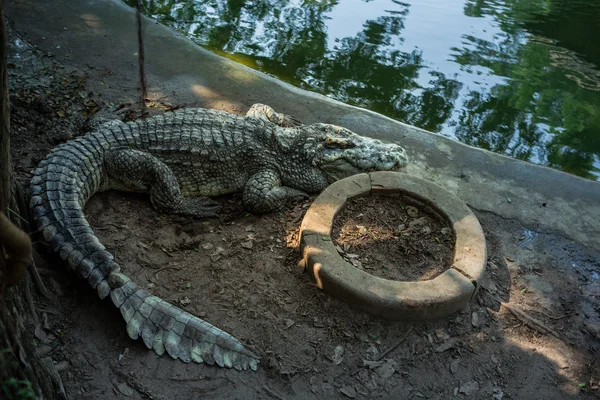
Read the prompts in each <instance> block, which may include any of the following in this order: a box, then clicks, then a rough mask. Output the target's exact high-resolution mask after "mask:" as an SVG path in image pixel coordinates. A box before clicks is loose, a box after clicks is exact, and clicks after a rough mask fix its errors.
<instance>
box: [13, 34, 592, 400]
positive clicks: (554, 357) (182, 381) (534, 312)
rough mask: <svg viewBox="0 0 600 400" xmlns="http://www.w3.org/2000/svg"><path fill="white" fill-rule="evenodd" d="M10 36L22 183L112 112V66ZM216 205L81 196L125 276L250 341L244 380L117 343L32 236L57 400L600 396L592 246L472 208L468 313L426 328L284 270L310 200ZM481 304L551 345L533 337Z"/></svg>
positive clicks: (121, 336) (85, 294)
mask: <svg viewBox="0 0 600 400" xmlns="http://www.w3.org/2000/svg"><path fill="white" fill-rule="evenodd" d="M10 40H11V50H12V56H11V60H10V65H11V69H10V77H9V79H10V83H11V86H12V89H11V106H12V109H11V111H12V120H11V124H12V126H11V127H12V132H13V140H12V146H13V147H12V154H13V158H14V165H15V169H16V174H17V179H18V181H19V182H20V183H21V184H23V185H24V186H25V185H26V184H27V182H28V179H29V178H30V176H31V170H32V168H34V166H35V165H36V163H37V162H38V161H39V160H40V159H41V158H42V157H43V156H44V155H45V154H46V153H47V152H48V151H49V150H50V149H51V148H52V147H53V146H55V145H56V144H57V143H61V142H63V141H65V140H67V139H68V138H70V137H73V136H76V135H80V134H82V133H83V132H84V131H85V130H86V127H87V126H89V121H88V117H89V115H91V114H93V113H94V112H95V111H96V107H100V108H105V107H107V106H110V105H111V101H114V100H112V98H111V97H110V93H109V92H102V90H101V89H100V91H98V90H96V91H95V92H93V93H91V92H90V90H89V88H90V87H92V86H93V87H95V88H102V85H99V84H98V82H99V81H100V77H101V75H102V74H106V73H110V71H96V70H94V69H90V70H89V71H68V70H65V68H62V67H61V65H60V64H59V63H58V62H57V61H56V60H55V59H54V57H53V56H52V54H48V53H47V52H45V51H41V50H36V49H34V48H32V47H30V46H29V45H27V43H26V42H25V41H24V40H22V39H21V38H19V37H18V36H17V35H16V34H14V33H11V36H10ZM92 83H93V84H92ZM112 90H113V91H114V90H115V88H112ZM112 106H114V107H115V108H117V107H118V104H112ZM152 111H153V112H160V111H161V109H160V107H159V108H156V109H154V110H152ZM221 200H222V201H223V202H224V204H225V211H224V214H223V218H222V219H220V220H197V219H190V218H184V217H180V216H171V215H164V214H160V213H158V212H156V211H155V210H153V209H152V207H151V206H150V203H149V202H148V199H147V198H146V197H145V196H141V195H132V194H125V193H119V192H107V193H102V194H98V195H96V196H94V197H93V198H92V199H91V201H90V202H89V204H88V206H87V208H86V214H87V216H88V218H89V221H90V223H91V224H92V226H93V227H94V229H95V231H96V233H97V235H98V236H99V238H100V239H101V241H102V242H103V243H104V244H105V245H106V246H107V248H108V249H109V250H110V251H112V253H113V254H114V255H115V257H116V259H117V261H118V262H119V263H120V264H121V265H122V266H123V270H124V271H125V273H127V274H128V275H129V276H130V277H131V278H132V279H134V280H135V281H136V282H137V283H138V284H140V285H142V286H146V287H148V288H149V290H150V291H152V292H153V293H154V294H156V295H159V296H161V297H163V298H165V299H167V300H169V301H172V302H175V303H178V304H180V305H181V306H182V307H183V308H184V309H186V310H188V311H190V312H193V313H195V314H196V315H198V316H200V317H202V318H205V319H207V320H208V321H209V322H211V323H213V324H215V325H217V326H218V327H220V328H222V329H225V330H226V331H228V332H230V333H231V334H233V335H235V336H236V337H238V338H239V339H240V340H242V341H243V342H244V343H247V344H249V345H251V346H252V348H253V349H255V350H256V351H257V352H258V353H259V354H260V356H261V364H260V365H259V370H258V372H237V371H233V370H226V369H221V368H217V367H210V366H205V365H196V364H184V363H182V362H180V361H176V360H172V359H169V358H168V357H162V358H161V357H157V356H156V355H155V354H154V353H152V352H150V351H148V350H147V349H146V348H145V347H144V345H143V343H142V342H141V341H132V340H130V339H129V338H128V336H127V333H126V331H125V324H124V322H123V321H122V319H121V316H120V314H119V312H118V310H116V309H115V308H114V306H112V304H111V303H110V301H100V300H99V299H98V298H97V296H96V293H95V291H93V290H90V289H89V288H88V287H87V285H86V284H85V283H84V282H82V281H80V280H78V279H77V278H76V277H75V275H74V274H73V273H72V272H71V271H69V270H67V268H66V267H65V264H64V263H63V262H61V261H60V260H59V259H58V258H57V257H56V256H54V255H52V254H49V252H48V249H47V246H45V245H44V244H43V243H42V242H40V241H36V245H35V247H36V250H37V251H38V253H39V254H40V256H41V257H40V258H39V259H38V260H37V264H38V267H39V268H40V271H41V273H42V275H43V277H44V278H45V281H46V283H47V285H48V287H49V288H50V290H51V291H52V292H53V293H54V294H56V296H57V298H58V304H52V303H51V302H48V301H47V300H44V299H43V298H42V297H36V306H37V307H38V308H39V310H40V312H41V313H43V315H42V316H43V317H44V318H42V320H43V321H45V323H43V324H41V325H40V326H33V325H32V326H31V327H30V328H31V331H32V333H34V332H35V336H36V345H37V346H38V349H39V352H40V354H42V355H43V356H47V357H51V358H52V360H53V361H54V362H55V364H56V366H57V369H58V370H59V371H60V375H61V377H62V379H63V382H64V384H65V387H66V391H67V394H68V395H69V398H71V399H112V398H115V399H116V398H131V399H199V398H212V399H275V400H277V399H279V400H280V399H320V398H332V399H337V398H339V399H344V398H381V399H419V398H422V399H465V398H472V399H495V400H500V399H571V398H572V399H575V398H598V397H599V393H598V392H599V390H598V389H597V387H598V385H599V379H600V361H599V360H600V262H599V260H600V257H599V254H598V253H597V252H594V251H592V250H589V249H586V248H583V247H582V246H580V245H578V244H577V243H574V242H571V241H568V240H566V239H564V238H562V237H560V236H559V235H556V234H554V233H552V232H543V231H541V230H539V229H536V227H535V226H528V227H525V226H523V225H522V224H521V223H520V222H519V221H518V220H512V219H511V220H507V219H503V218H501V217H499V216H497V215H495V214H492V213H483V212H478V211H477V210H474V212H475V213H476V215H477V217H478V218H479V220H480V222H481V224H482V226H483V229H484V231H485V235H486V239H487V243H488V254H489V263H488V269H487V273H486V281H485V283H484V285H483V288H482V289H481V290H480V291H479V293H478V294H477V296H476V297H475V298H474V299H473V300H472V302H471V303H470V305H469V306H468V307H467V308H466V309H464V310H462V311H460V312H458V313H456V314H455V315H452V316H450V317H448V318H446V319H443V320H438V321H429V322H406V321H396V322H394V321H385V320H381V319H379V318H375V317H371V316H369V315H366V314H364V313H362V312H358V311H355V310H353V309H352V308H351V307H349V306H347V305H346V304H344V303H342V302H340V301H338V300H336V299H335V298H332V297H330V296H328V295H326V294H324V293H323V292H321V291H320V290H319V289H318V288H317V287H315V286H314V285H313V284H312V282H311V281H310V279H309V278H308V276H307V275H306V274H304V273H303V272H302V271H300V270H299V268H298V267H297V262H298V261H299V258H300V255H299V252H298V249H297V244H298V243H297V231H298V227H299V225H300V222H301V219H302V216H303V213H304V212H305V211H306V209H307V207H308V206H309V204H310V202H306V203H302V204H297V205H296V206H294V207H293V208H290V209H288V210H286V211H285V212H281V213H274V214H269V215H264V216H260V217H258V216H254V215H250V214H247V213H246V212H245V211H244V210H243V208H242V206H241V201H240V198H239V196H229V197H226V198H223V199H221ZM574 229H575V227H574ZM34 237H35V236H34ZM38 240H39V238H38ZM496 300H502V301H505V302H508V303H509V304H511V305H513V306H514V307H516V308H518V309H520V310H522V311H524V312H526V313H527V314H528V315H529V316H531V317H533V318H535V319H537V320H539V321H541V322H542V323H543V324H545V325H547V326H548V327H549V328H551V329H552V330H554V331H555V332H556V333H557V336H558V337H554V336H552V335H544V334H540V333H539V332H537V331H536V330H534V329H532V328H531V327H529V326H528V325H527V324H525V323H524V322H523V321H522V320H521V319H518V318H516V317H515V316H514V315H513V314H511V313H510V312H509V311H508V310H507V309H506V308H504V307H500V305H499V304H498V302H497V301H496ZM390 349H391V350H390ZM387 350H390V351H389V352H388V351H387ZM384 353H385V354H384ZM382 355H383V357H382Z"/></svg>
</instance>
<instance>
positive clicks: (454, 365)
mask: <svg viewBox="0 0 600 400" xmlns="http://www.w3.org/2000/svg"><path fill="white" fill-rule="evenodd" d="M458 364H460V358H457V359H456V360H453V361H452V362H451V363H450V372H451V373H452V374H455V373H456V372H457V371H458Z"/></svg>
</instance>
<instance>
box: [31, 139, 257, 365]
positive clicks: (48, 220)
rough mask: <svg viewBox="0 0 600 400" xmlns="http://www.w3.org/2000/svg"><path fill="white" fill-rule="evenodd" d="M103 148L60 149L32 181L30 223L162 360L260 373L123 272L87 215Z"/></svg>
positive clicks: (236, 348) (237, 350) (247, 357)
mask: <svg viewBox="0 0 600 400" xmlns="http://www.w3.org/2000/svg"><path fill="white" fill-rule="evenodd" d="M102 160H103V158H102V148H98V146H94V143H92V141H88V140H87V139H86V138H85V137H84V138H80V139H76V140H73V141H70V142H68V143H66V144H63V145H60V146H58V147H57V148H56V149H55V150H53V151H52V153H50V154H49V155H48V156H47V157H46V159H44V160H43V161H42V162H40V165H39V168H38V169H36V170H35V172H34V177H33V179H32V181H31V196H32V197H31V203H30V207H31V208H32V211H33V218H34V220H35V221H36V224H37V228H38V230H39V231H40V232H41V233H42V234H43V236H44V239H45V240H46V241H48V242H49V243H50V246H51V248H52V250H53V251H54V252H58V253H59V255H60V257H61V258H62V259H63V260H67V262H68V264H69V266H70V267H71V269H73V270H75V271H76V272H77V274H78V275H79V276H80V277H81V278H83V279H85V280H87V281H88V283H89V284H90V286H91V287H92V288H94V289H96V291H97V292H98V295H99V296H100V298H102V299H104V298H106V297H107V296H109V295H110V298H111V299H112V302H113V303H114V304H115V306H117V307H118V308H119V310H120V311H121V314H122V316H123V318H124V319H125V322H126V323H127V333H128V334H129V337H130V338H131V339H134V340H135V339H138V338H139V337H141V338H142V340H143V342H144V344H145V345H146V347H148V348H149V349H153V350H154V351H155V352H156V353H157V354H158V355H163V354H164V353H165V352H166V353H167V354H169V355H170V356H171V357H173V358H175V359H180V360H182V361H184V362H186V363H188V362H191V361H194V362H197V363H202V362H204V363H207V364H210V365H213V364H217V365H219V366H221V367H227V368H235V369H238V370H247V369H248V368H250V369H252V370H256V369H257V367H258V357H257V356H256V355H255V354H254V353H253V352H251V351H250V350H248V349H246V348H245V347H244V345H242V343H240V342H239V341H238V340H237V339H235V338H234V337H233V336H231V335H229V334H228V333H226V332H224V331H222V330H220V329H218V328H216V327H215V326H213V325H211V324H210V323H208V322H206V321H204V320H202V319H200V318H198V317H196V316H194V315H192V314H190V313H188V312H186V311H183V310H181V309H180V308H178V307H177V306H174V305H172V304H170V303H168V302H166V301H164V300H162V299H160V298H159V297H156V296H153V295H151V294H150V293H149V292H148V291H146V290H144V289H141V288H140V287H138V285H137V284H135V283H134V282H133V281H132V280H131V279H129V278H128V277H126V276H125V275H123V274H122V273H120V269H121V268H120V266H119V265H118V263H116V262H115V261H114V257H113V256H112V254H110V253H109V252H108V251H107V250H106V249H105V247H104V246H103V245H102V244H101V243H100V241H99V240H98V238H97V237H96V236H95V235H94V231H93V230H92V228H91V227H90V225H89V223H88V222H87V220H86V218H85V215H84V214H83V206H84V205H85V203H86V201H87V200H88V199H89V198H90V197H91V196H92V195H93V194H94V193H95V192H96V191H98V190H99V189H100V188H101V187H102V185H103V179H105V177H104V172H103V171H104V169H103V161H102Z"/></svg>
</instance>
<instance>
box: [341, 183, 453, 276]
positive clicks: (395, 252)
mask: <svg viewBox="0 0 600 400" xmlns="http://www.w3.org/2000/svg"><path fill="white" fill-rule="evenodd" d="M332 238H333V240H334V242H335V244H336V245H337V246H336V247H337V250H338V252H339V253H340V254H341V256H342V257H343V258H344V259H345V260H346V261H348V262H349V263H351V264H352V265H354V266H355V267H356V268H360V269H362V270H365V271H367V272H368V273H370V274H371V275H375V276H378V277H380V278H383V279H392V280H396V281H423V280H428V279H433V278H435V277H437V276H438V275H439V274H441V273H442V272H444V271H445V270H447V269H448V268H449V267H450V265H452V258H453V257H452V256H453V252H454V243H455V241H456V238H455V237H454V233H453V232H452V228H451V225H450V223H449V222H448V221H447V220H446V219H445V218H443V217H442V216H441V215H440V214H439V212H437V211H436V210H434V209H433V208H432V207H431V206H429V205H427V204H424V203H422V202H419V201H417V200H416V199H412V198H410V197H407V196H401V195H387V196H385V195H378V196H374V195H371V196H366V197H359V198H355V199H352V200H350V201H348V202H346V204H345V206H344V208H343V209H342V210H341V211H340V213H339V215H337V217H336V219H335V221H334V224H333V232H332Z"/></svg>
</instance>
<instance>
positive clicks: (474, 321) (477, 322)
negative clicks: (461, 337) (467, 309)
mask: <svg viewBox="0 0 600 400" xmlns="http://www.w3.org/2000/svg"><path fill="white" fill-rule="evenodd" d="M471 325H473V327H475V328H479V326H480V325H481V321H480V320H479V314H478V313H477V311H473V314H471Z"/></svg>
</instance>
